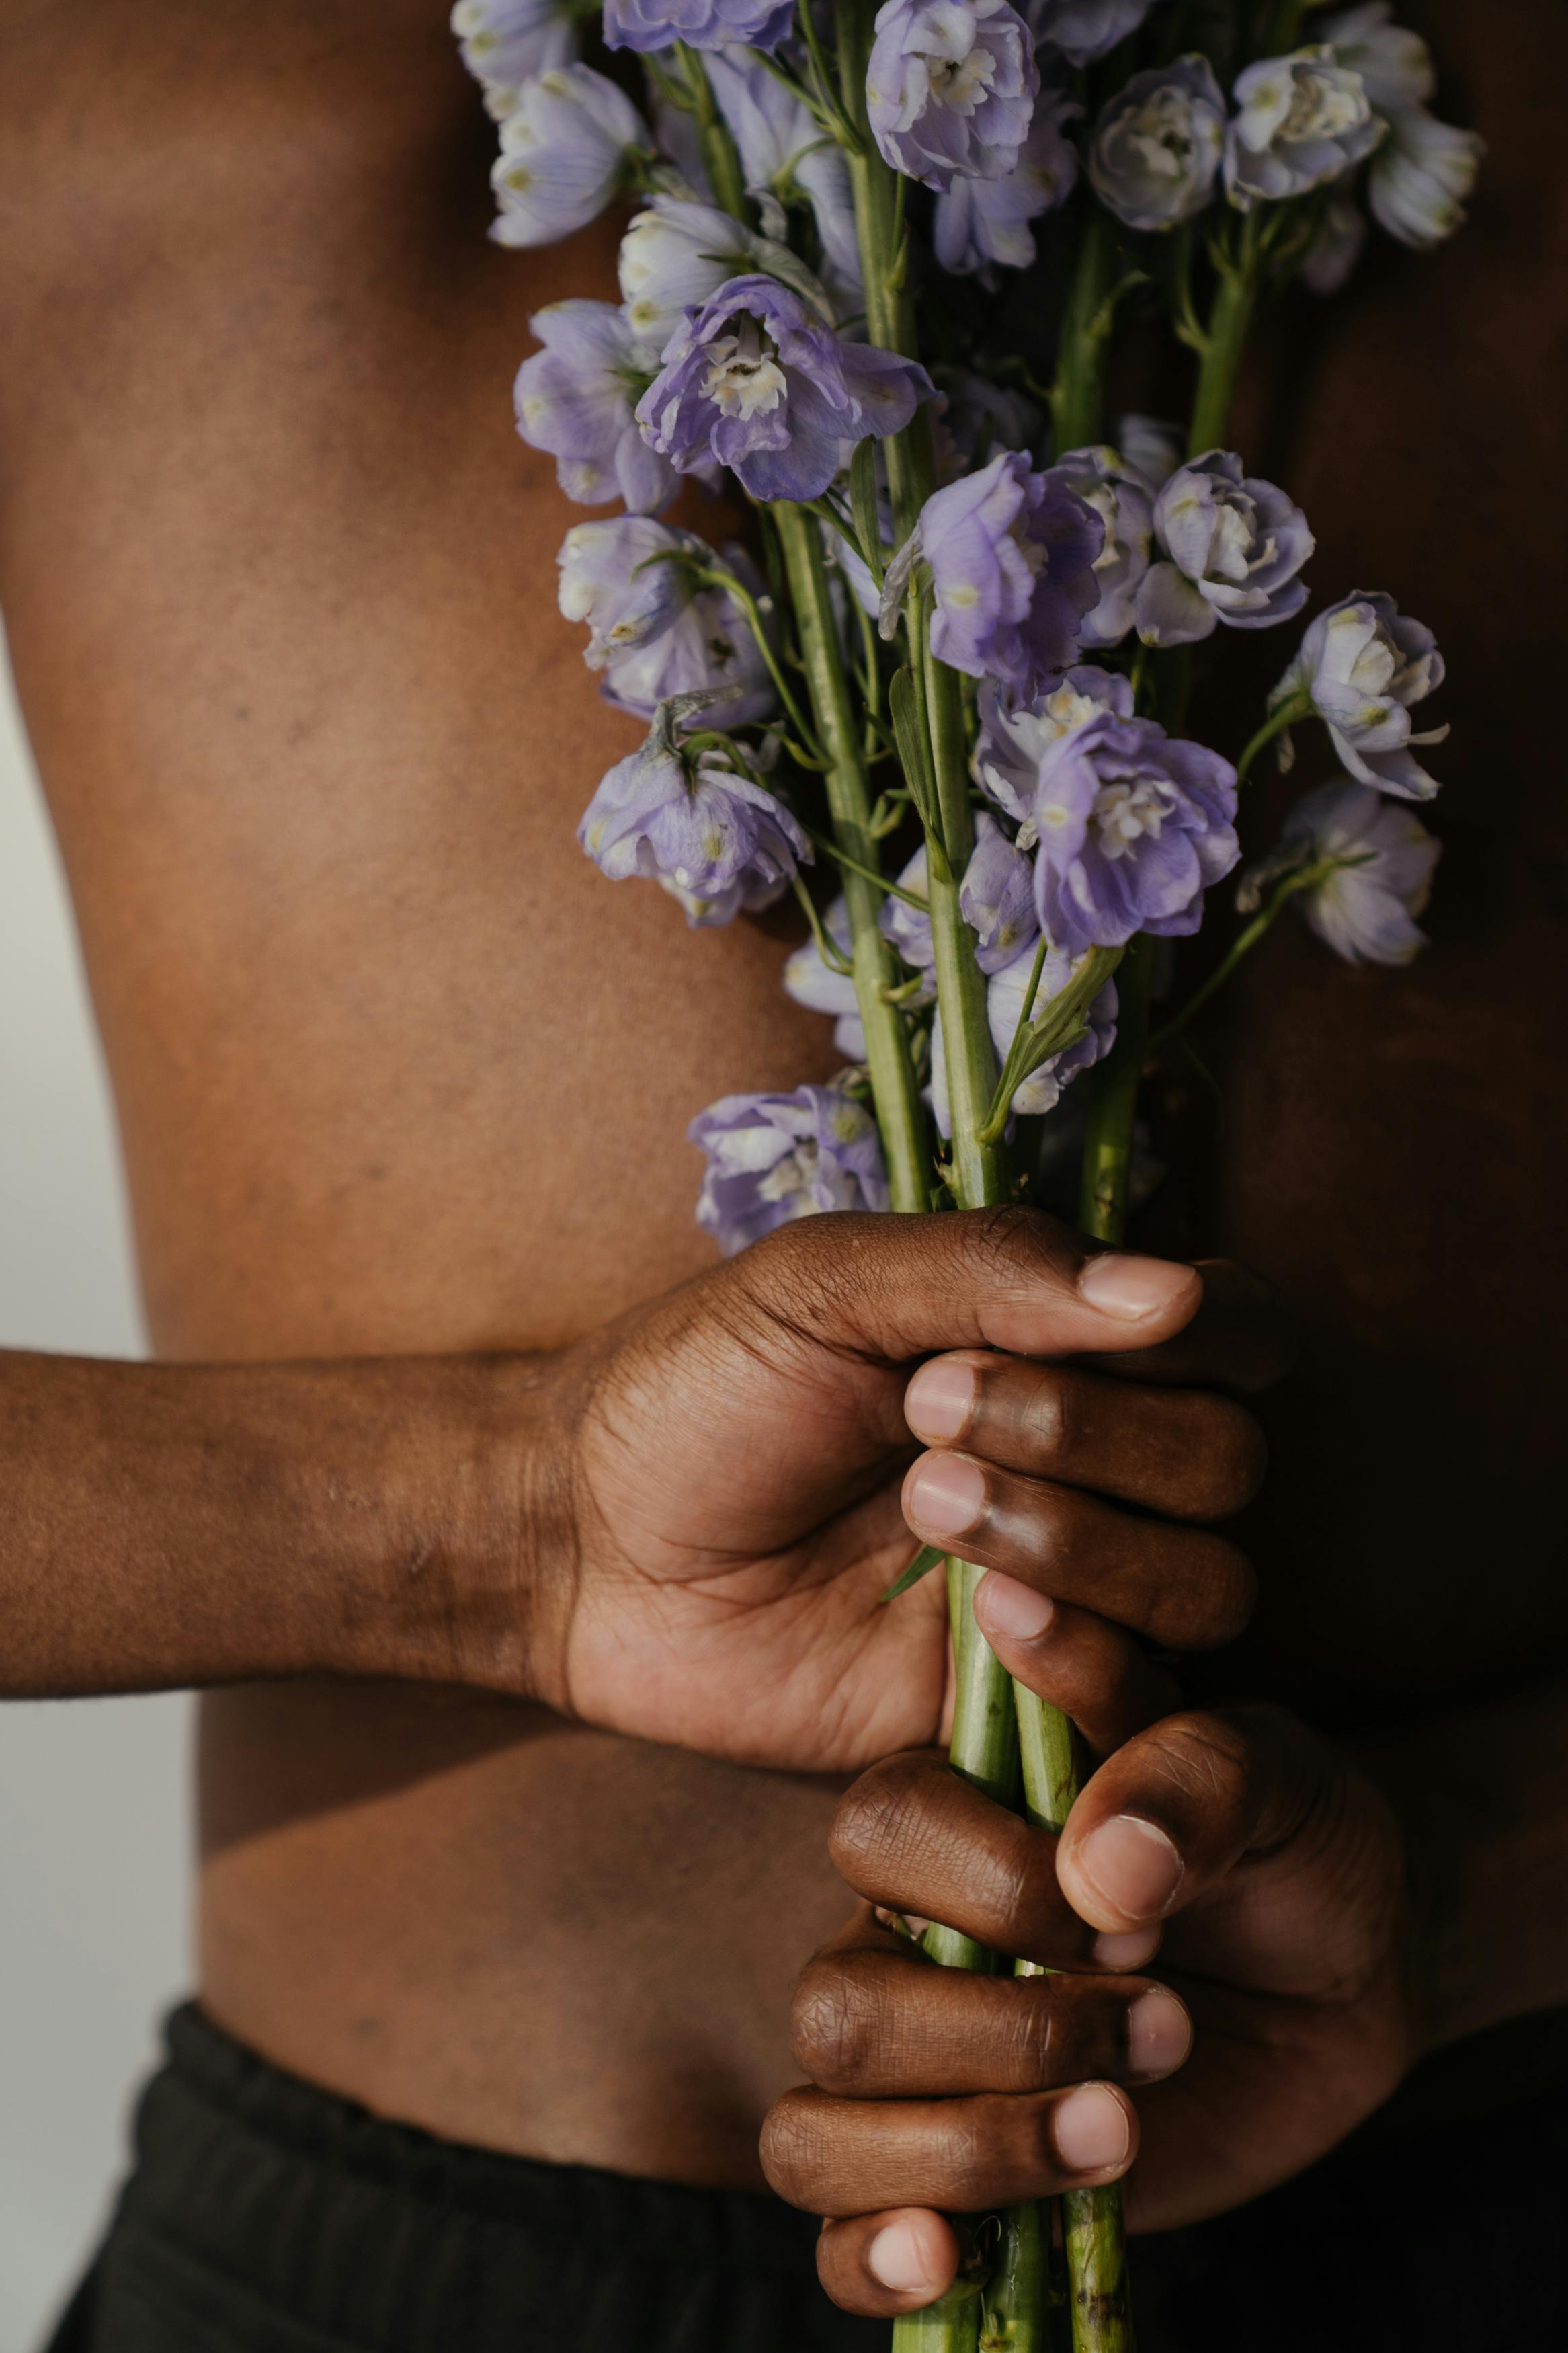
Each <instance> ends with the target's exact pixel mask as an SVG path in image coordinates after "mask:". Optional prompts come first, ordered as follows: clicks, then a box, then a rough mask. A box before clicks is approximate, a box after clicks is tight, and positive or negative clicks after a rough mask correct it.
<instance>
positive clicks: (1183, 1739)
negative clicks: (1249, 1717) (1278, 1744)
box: [1159, 1711, 1254, 1814]
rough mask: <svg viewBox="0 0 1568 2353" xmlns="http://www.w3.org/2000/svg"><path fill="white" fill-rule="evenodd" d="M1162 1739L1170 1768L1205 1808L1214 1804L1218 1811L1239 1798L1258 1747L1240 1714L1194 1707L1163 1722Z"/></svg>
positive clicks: (1175, 1779)
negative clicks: (1250, 1737) (1198, 1710)
mask: <svg viewBox="0 0 1568 2353" xmlns="http://www.w3.org/2000/svg"><path fill="white" fill-rule="evenodd" d="M1159 1738H1160V1747H1161V1751H1162V1756H1163V1763H1164V1767H1165V1770H1166V1772H1167V1773H1168V1775H1169V1776H1170V1778H1171V1779H1172V1781H1173V1783H1174V1785H1175V1786H1176V1787H1177V1788H1179V1789H1181V1790H1182V1791H1183V1792H1184V1794H1185V1795H1187V1796H1189V1797H1191V1798H1192V1799H1194V1800H1195V1801H1196V1803H1197V1806H1198V1808H1199V1810H1200V1811H1206V1810H1210V1809H1212V1810H1214V1812H1215V1814H1217V1813H1219V1812H1220V1811H1221V1810H1224V1809H1228V1808H1231V1807H1234V1806H1236V1805H1237V1803H1238V1802H1239V1800H1240V1799H1241V1798H1242V1796H1243V1794H1244V1792H1245V1790H1246V1788H1247V1782H1248V1779H1249V1778H1250V1774H1251V1769H1252V1759H1253V1754H1254V1750H1253V1743H1252V1742H1251V1740H1250V1739H1249V1738H1248V1736H1247V1731H1246V1728H1245V1727H1244V1725H1242V1724H1240V1723H1239V1722H1238V1721H1237V1718H1236V1716H1235V1715H1221V1714H1217V1713H1216V1714H1199V1713H1197V1712H1195V1711H1193V1712H1189V1713H1188V1714H1186V1715H1173V1716H1170V1717H1167V1719H1166V1721H1165V1722H1164V1723H1163V1725H1161V1726H1160V1731H1159Z"/></svg>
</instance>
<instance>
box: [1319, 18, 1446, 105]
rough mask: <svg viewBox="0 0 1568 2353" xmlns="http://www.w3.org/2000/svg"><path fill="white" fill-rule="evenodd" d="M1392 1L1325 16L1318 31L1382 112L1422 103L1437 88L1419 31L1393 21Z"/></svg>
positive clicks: (1434, 74) (1429, 51)
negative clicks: (1407, 29)
mask: <svg viewBox="0 0 1568 2353" xmlns="http://www.w3.org/2000/svg"><path fill="white" fill-rule="evenodd" d="M1393 15H1394V10H1393V8H1392V7H1391V6H1390V5H1389V0H1366V5H1364V6H1362V7H1358V8H1346V9H1343V10H1342V11H1341V13H1340V14H1339V15H1338V16H1328V17H1325V18H1324V20H1323V22H1322V24H1321V26H1320V27H1319V30H1320V31H1321V34H1322V37H1323V38H1324V40H1325V41H1327V43H1328V45H1329V47H1331V49H1332V51H1333V53H1334V58H1335V61H1336V63H1338V64H1340V65H1342V66H1348V67H1349V69H1350V70H1351V72H1352V73H1353V74H1359V75H1360V77H1361V86H1362V88H1363V90H1365V92H1366V94H1367V98H1368V100H1369V102H1370V103H1371V104H1372V105H1373V106H1375V107H1376V109H1377V111H1378V112H1379V113H1380V114H1393V113H1394V112H1395V111H1397V110H1398V109H1399V108H1401V107H1405V106H1419V105H1421V103H1422V102H1423V100H1426V99H1428V98H1430V97H1431V95H1432V92H1433V91H1434V90H1436V87H1437V76H1436V72H1435V70H1434V69H1433V65H1432V52H1431V50H1430V49H1429V48H1428V47H1427V46H1426V42H1425V41H1424V40H1423V39H1422V37H1421V36H1420V34H1419V33H1412V32H1408V31H1406V29H1405V26H1403V25H1394V24H1391V23H1390V21H1389V20H1390V18H1391V17H1392V16H1393Z"/></svg>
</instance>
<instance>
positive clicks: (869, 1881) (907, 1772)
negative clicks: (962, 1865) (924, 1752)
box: [828, 1755, 925, 1904]
mask: <svg viewBox="0 0 1568 2353" xmlns="http://www.w3.org/2000/svg"><path fill="white" fill-rule="evenodd" d="M924 1779H925V1773H924V1769H923V1759H921V1758H920V1757H916V1756H912V1755H910V1756H903V1757H885V1758H884V1759H883V1761H882V1762H881V1763H880V1764H879V1765H873V1766H872V1767H871V1768H870V1770H869V1771H868V1772H866V1773H862V1774H861V1776H860V1778H859V1779H858V1781H856V1782H854V1783H853V1784H852V1785H851V1787H850V1788H847V1789H846V1791H845V1792H844V1795H843V1797H842V1798H840V1799H839V1800H838V1809H837V1812H836V1813H835V1815H834V1817H833V1828H832V1831H830V1832H829V1835H828V1852H829V1853H830V1854H831V1856H832V1859H833V1867H834V1869H835V1870H836V1871H837V1873H838V1874H839V1876H840V1878H842V1879H846V1880H847V1881H848V1883H849V1884H850V1886H851V1887H853V1888H855V1889H856V1890H857V1892H858V1894H862V1895H868V1896H870V1897H871V1898H872V1900H873V1901H874V1902H878V1903H893V1904H896V1903H897V1902H899V1900H900V1898H899V1894H898V1893H897V1891H896V1890H895V1889H893V1888H892V1886H891V1884H890V1875H891V1874H894V1873H896V1872H897V1869H898V1866H899V1863H900V1860H901V1859H902V1857H903V1855H904V1853H905V1852H906V1851H907V1849H908V1845H909V1840H910V1829H911V1824H912V1822H913V1821H914V1820H915V1818H916V1810H917V1808H918V1806H919V1801H920V1788H921V1784H923V1782H924Z"/></svg>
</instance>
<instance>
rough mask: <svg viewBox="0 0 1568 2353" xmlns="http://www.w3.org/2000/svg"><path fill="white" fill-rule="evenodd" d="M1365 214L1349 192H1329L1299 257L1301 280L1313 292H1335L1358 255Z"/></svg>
mask: <svg viewBox="0 0 1568 2353" xmlns="http://www.w3.org/2000/svg"><path fill="white" fill-rule="evenodd" d="M1365 243H1366V215H1365V214H1364V213H1363V211H1362V209H1361V207H1360V206H1359V205H1354V204H1352V202H1351V200H1350V198H1349V197H1348V196H1340V195H1331V196H1330V198H1329V200H1328V203H1327V204H1326V205H1325V206H1323V211H1322V217H1321V219H1320V221H1319V223H1318V226H1317V227H1316V229H1315V230H1314V231H1313V234H1312V242H1311V244H1310V246H1309V247H1308V248H1307V250H1306V252H1305V253H1304V254H1303V255H1302V257H1301V282H1302V284H1303V285H1305V286H1309V287H1310V289H1311V290H1312V292H1313V293H1314V294H1337V293H1338V292H1339V290H1340V288H1341V287H1342V285H1343V284H1344V282H1345V280H1346V279H1347V278H1348V277H1349V276H1350V274H1351V271H1352V269H1354V268H1355V266H1356V263H1357V262H1358V261H1359V260H1360V259H1361V249H1362V247H1363V245H1364V244H1365Z"/></svg>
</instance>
